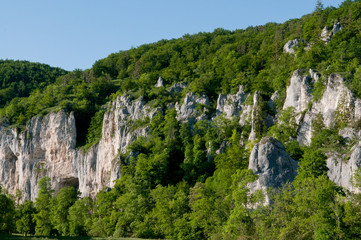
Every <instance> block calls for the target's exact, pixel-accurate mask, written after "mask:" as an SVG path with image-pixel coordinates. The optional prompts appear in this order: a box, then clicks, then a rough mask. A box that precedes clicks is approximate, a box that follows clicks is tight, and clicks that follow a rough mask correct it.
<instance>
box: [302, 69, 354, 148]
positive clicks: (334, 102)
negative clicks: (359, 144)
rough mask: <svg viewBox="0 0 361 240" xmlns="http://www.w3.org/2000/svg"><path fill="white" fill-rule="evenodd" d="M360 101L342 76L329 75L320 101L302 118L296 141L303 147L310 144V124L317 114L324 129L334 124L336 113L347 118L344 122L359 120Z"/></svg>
mask: <svg viewBox="0 0 361 240" xmlns="http://www.w3.org/2000/svg"><path fill="white" fill-rule="evenodd" d="M359 104H360V101H359V100H357V99H355V97H354V96H353V94H352V92H351V91H350V89H348V88H347V87H346V85H345V84H344V80H343V78H342V76H340V75H337V74H331V75H330V76H329V78H328V83H327V86H326V88H325V92H324V94H323V96H322V98H321V100H320V101H318V102H314V103H313V105H312V108H311V109H310V110H308V111H307V112H306V114H305V116H304V119H303V122H302V123H301V126H300V128H299V133H298V137H297V139H298V141H299V142H300V143H301V144H303V145H309V144H310V143H311V136H312V122H313V120H314V119H315V118H316V116H317V115H318V114H321V115H322V117H323V121H324V124H325V126H326V127H332V126H333V125H334V123H335V113H336V111H337V112H339V113H341V115H343V116H347V117H345V118H347V119H345V121H348V122H351V121H354V120H355V119H357V118H359V114H360V109H358V108H355V106H359Z"/></svg>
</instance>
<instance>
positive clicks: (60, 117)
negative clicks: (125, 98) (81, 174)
mask: <svg viewBox="0 0 361 240" xmlns="http://www.w3.org/2000/svg"><path fill="white" fill-rule="evenodd" d="M75 139H76V129H75V119H74V115H73V114H70V115H69V116H67V115H66V114H65V113H64V112H62V111H60V112H58V113H52V114H49V115H47V116H45V117H35V118H33V119H31V120H30V121H29V122H28V124H27V126H26V130H25V131H23V132H21V133H20V132H17V131H16V130H15V129H9V128H7V127H4V126H1V127H0V176H1V178H0V184H1V185H2V186H4V188H6V189H8V190H9V192H10V193H15V191H16V189H20V190H22V191H24V196H25V198H26V199H33V200H34V198H35V197H36V193H37V190H38V189H37V184H38V181H39V180H40V178H42V177H43V176H50V177H51V178H52V182H53V183H54V185H55V186H57V185H61V184H63V183H66V182H67V183H69V184H70V185H77V184H78V185H79V181H78V179H77V175H76V173H75V170H74V159H75V156H76V155H77V154H76V152H75ZM9 173H10V174H9Z"/></svg>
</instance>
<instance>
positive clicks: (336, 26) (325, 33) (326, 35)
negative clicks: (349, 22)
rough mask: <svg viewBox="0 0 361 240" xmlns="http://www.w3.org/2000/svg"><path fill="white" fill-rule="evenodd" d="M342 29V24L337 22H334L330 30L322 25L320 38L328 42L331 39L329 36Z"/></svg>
mask: <svg viewBox="0 0 361 240" xmlns="http://www.w3.org/2000/svg"><path fill="white" fill-rule="evenodd" d="M341 30H342V26H341V24H340V23H339V22H337V23H335V24H334V25H333V27H332V30H331V31H328V30H327V27H324V28H323V29H322V32H321V40H322V41H324V42H325V44H328V43H329V42H330V41H331V38H332V37H333V36H334V35H335V34H336V33H337V32H339V31H341Z"/></svg>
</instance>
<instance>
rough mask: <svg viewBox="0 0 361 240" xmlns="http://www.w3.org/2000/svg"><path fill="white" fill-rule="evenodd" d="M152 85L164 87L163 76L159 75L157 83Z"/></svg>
mask: <svg viewBox="0 0 361 240" xmlns="http://www.w3.org/2000/svg"><path fill="white" fill-rule="evenodd" d="M154 87H157V88H158V87H164V81H163V78H162V77H159V78H158V81H157V83H156V84H155V85H154Z"/></svg>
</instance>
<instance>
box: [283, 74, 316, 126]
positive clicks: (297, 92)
mask: <svg viewBox="0 0 361 240" xmlns="http://www.w3.org/2000/svg"><path fill="white" fill-rule="evenodd" d="M313 82H314V81H313V79H312V78H311V77H310V76H302V75H301V71H300V70H296V71H295V72H294V73H293V74H292V77H291V81H290V85H289V86H288V87H287V95H286V100H285V103H284V105H283V109H286V108H288V107H293V108H294V110H295V112H296V113H301V112H302V111H304V110H306V109H307V107H308V103H309V102H311V101H312V87H313ZM297 120H299V119H297Z"/></svg>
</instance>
